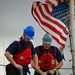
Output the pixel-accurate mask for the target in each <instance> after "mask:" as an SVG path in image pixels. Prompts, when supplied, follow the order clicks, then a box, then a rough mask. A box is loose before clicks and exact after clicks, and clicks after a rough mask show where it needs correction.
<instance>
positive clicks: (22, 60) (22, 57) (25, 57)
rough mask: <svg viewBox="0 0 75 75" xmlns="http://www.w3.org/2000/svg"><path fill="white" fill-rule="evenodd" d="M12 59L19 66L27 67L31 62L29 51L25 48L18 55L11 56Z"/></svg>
mask: <svg viewBox="0 0 75 75" xmlns="http://www.w3.org/2000/svg"><path fill="white" fill-rule="evenodd" d="M13 59H14V61H15V62H17V63H18V64H20V65H23V66H28V65H29V64H30V62H31V50H30V49H29V48H27V49H26V50H24V51H23V52H21V53H20V54H18V55H13Z"/></svg>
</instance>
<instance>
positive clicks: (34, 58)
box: [33, 54, 39, 69]
mask: <svg viewBox="0 0 75 75" xmlns="http://www.w3.org/2000/svg"><path fill="white" fill-rule="evenodd" d="M33 61H34V67H35V68H36V69H38V68H39V67H38V56H37V54H34V55H33Z"/></svg>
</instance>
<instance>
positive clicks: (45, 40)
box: [42, 34, 52, 44]
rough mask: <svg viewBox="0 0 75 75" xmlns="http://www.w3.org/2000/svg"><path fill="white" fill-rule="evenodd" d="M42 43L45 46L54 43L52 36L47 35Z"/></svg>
mask: <svg viewBox="0 0 75 75" xmlns="http://www.w3.org/2000/svg"><path fill="white" fill-rule="evenodd" d="M42 42H43V43H44V44H51V43H52V36H51V35H50V34H45V35H44V36H43V38H42Z"/></svg>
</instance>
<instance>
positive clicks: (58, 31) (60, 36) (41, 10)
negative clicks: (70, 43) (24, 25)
mask: <svg viewBox="0 0 75 75" xmlns="http://www.w3.org/2000/svg"><path fill="white" fill-rule="evenodd" d="M37 3H39V2H34V3H33V5H32V10H31V11H32V15H33V17H34V18H35V20H36V21H37V22H38V23H39V25H40V27H41V28H42V29H43V30H44V31H45V32H47V33H50V34H51V35H52V37H53V39H54V40H55V41H56V42H57V43H58V44H60V45H61V46H63V47H64V46H65V41H66V38H67V33H66V26H65V25H64V23H63V22H61V21H60V20H58V19H56V18H54V17H52V15H51V12H52V9H53V8H52V7H51V5H49V4H42V3H39V5H38V6H37Z"/></svg>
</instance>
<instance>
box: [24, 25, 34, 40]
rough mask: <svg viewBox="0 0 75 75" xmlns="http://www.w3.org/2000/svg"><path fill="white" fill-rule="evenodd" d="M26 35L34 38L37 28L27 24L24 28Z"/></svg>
mask: <svg viewBox="0 0 75 75" xmlns="http://www.w3.org/2000/svg"><path fill="white" fill-rule="evenodd" d="M24 35H25V36H26V37H27V38H28V39H34V35H35V30H34V28H33V27H32V26H27V27H26V28H25V29H24Z"/></svg>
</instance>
